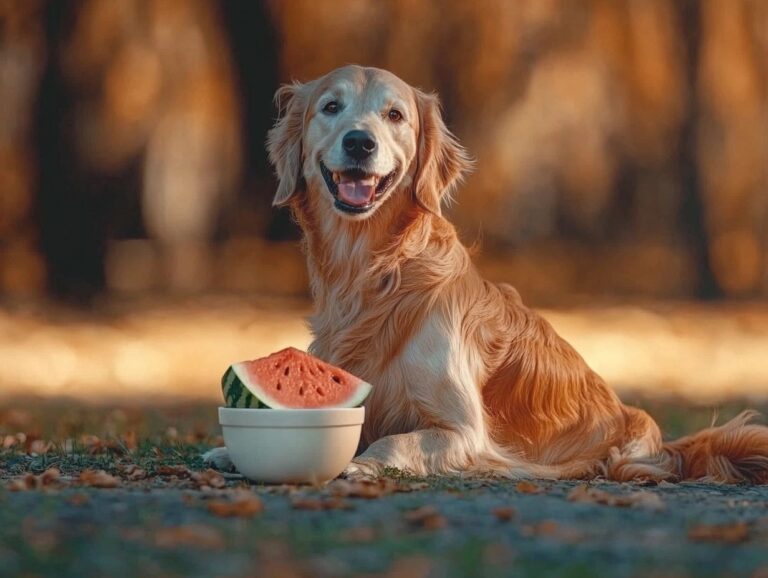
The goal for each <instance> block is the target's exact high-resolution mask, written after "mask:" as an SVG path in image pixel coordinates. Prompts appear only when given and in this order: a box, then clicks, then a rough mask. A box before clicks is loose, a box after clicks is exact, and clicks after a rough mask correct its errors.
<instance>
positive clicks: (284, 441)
mask: <svg viewBox="0 0 768 578" xmlns="http://www.w3.org/2000/svg"><path fill="white" fill-rule="evenodd" d="M364 419H365V408H364V407H353V408H327V409H241V408H231V407H220V408H219V423H220V424H221V429H222V431H223V433H224V443H225V444H226V446H227V451H228V452H229V457H230V459H231V460H232V463H233V464H234V465H235V467H236V468H237V470H238V471H239V472H240V473H241V474H243V475H244V476H245V477H247V478H250V479H251V480H254V481H257V482H264V483H270V484H287V483H310V484H319V483H322V482H327V481H328V480H332V479H333V478H335V477H336V476H338V475H339V474H340V473H341V472H342V471H343V470H344V468H345V467H346V466H347V464H349V462H350V461H351V460H352V458H353V457H355V451H356V450H357V446H358V443H359V442H360V432H361V430H362V426H363V420H364Z"/></svg>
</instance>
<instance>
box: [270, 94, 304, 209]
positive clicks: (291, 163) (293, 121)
mask: <svg viewBox="0 0 768 578" xmlns="http://www.w3.org/2000/svg"><path fill="white" fill-rule="evenodd" d="M308 92H309V91H308V89H307V85H306V84H300V83H298V82H294V83H293V84H284V85H283V86H281V87H280V88H278V89H277V92H276V93H275V103H276V104H277V109H278V118H277V121H276V122H275V126H274V127H272V128H271V129H270V131H269V133H267V151H268V152H269V162H271V163H272V165H273V166H274V167H275V171H276V172H277V180H278V184H277V192H276V193H275V198H274V199H273V200H272V205H273V206H282V205H286V204H288V203H289V202H290V200H291V199H292V198H293V196H294V195H295V194H296V192H297V191H298V190H299V188H300V187H301V186H302V181H303V176H302V173H301V171H302V168H301V165H302V161H303V159H302V149H301V140H302V137H303V133H304V117H305V115H306V111H307V94H308Z"/></svg>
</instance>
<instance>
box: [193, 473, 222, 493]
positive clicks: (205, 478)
mask: <svg viewBox="0 0 768 578" xmlns="http://www.w3.org/2000/svg"><path fill="white" fill-rule="evenodd" d="M189 476H190V477H191V478H192V480H193V481H194V482H195V483H196V484H197V486H198V487H199V488H204V487H206V486H207V487H209V488H217V489H218V488H223V487H224V486H226V485H227V480H225V479H224V477H223V476H221V474H219V473H218V472H217V471H216V470H212V469H210V468H208V469H207V470H205V471H203V472H190V473H189Z"/></svg>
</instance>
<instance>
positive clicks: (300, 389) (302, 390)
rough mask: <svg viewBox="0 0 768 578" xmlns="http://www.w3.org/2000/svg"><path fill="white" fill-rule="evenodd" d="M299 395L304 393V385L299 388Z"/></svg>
mask: <svg viewBox="0 0 768 578" xmlns="http://www.w3.org/2000/svg"><path fill="white" fill-rule="evenodd" d="M299 395H304V387H300V388H299Z"/></svg>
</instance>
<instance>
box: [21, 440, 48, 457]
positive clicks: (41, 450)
mask: <svg viewBox="0 0 768 578" xmlns="http://www.w3.org/2000/svg"><path fill="white" fill-rule="evenodd" d="M52 448H53V443H51V442H48V441H45V440H33V441H32V442H30V444H29V448H28V450H27V451H28V452H29V453H30V454H37V455H41V454H47V453H48V452H49V451H51V449H52Z"/></svg>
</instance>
